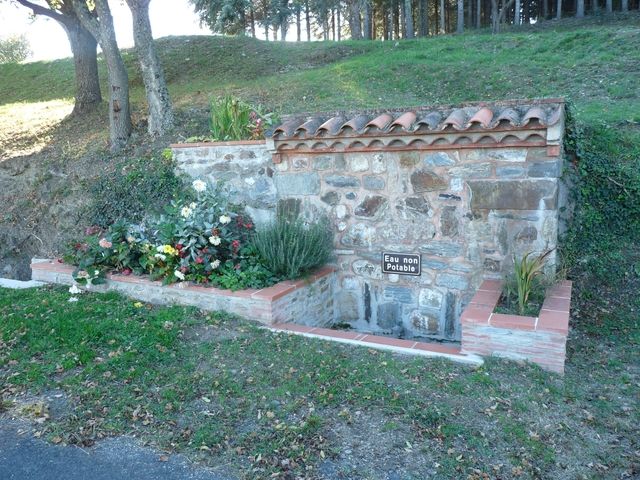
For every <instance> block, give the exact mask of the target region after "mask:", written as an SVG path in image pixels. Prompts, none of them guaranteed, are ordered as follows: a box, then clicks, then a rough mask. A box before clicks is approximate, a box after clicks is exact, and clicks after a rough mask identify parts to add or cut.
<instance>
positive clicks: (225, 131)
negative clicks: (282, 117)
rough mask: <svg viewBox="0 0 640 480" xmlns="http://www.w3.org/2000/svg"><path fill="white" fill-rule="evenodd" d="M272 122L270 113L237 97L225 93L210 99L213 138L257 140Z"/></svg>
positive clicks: (262, 136)
mask: <svg viewBox="0 0 640 480" xmlns="http://www.w3.org/2000/svg"><path fill="white" fill-rule="evenodd" d="M272 123H273V116H272V114H264V113H263V112H262V109H261V108H260V107H253V106H251V105H249V104H248V103H246V102H244V101H242V100H241V99H239V98H237V97H233V96H231V95H225V96H224V97H218V98H214V99H213V100H212V101H211V135H212V137H213V139H214V140H217V141H227V140H257V139H260V138H264V131H265V129H266V128H267V127H268V126H269V125H271V124H272Z"/></svg>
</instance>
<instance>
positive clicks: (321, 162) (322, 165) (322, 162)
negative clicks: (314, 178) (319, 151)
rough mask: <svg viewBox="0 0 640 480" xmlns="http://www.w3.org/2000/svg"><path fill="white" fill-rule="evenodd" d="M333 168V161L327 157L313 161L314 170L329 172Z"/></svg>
mask: <svg viewBox="0 0 640 480" xmlns="http://www.w3.org/2000/svg"><path fill="white" fill-rule="evenodd" d="M331 167H333V159H332V158H331V157H329V156H321V157H316V158H314V159H313V169H314V170H329V169H330V168H331Z"/></svg>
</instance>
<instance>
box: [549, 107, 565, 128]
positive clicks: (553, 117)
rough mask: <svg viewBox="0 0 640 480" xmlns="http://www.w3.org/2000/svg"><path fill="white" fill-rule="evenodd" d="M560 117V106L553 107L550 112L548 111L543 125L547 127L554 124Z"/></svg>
mask: <svg viewBox="0 0 640 480" xmlns="http://www.w3.org/2000/svg"><path fill="white" fill-rule="evenodd" d="M561 117H562V107H556V108H554V109H553V110H552V111H551V113H549V116H548V117H547V121H546V122H545V126H546V127H549V126H551V125H555V124H556V123H558V122H559V121H560V118H561Z"/></svg>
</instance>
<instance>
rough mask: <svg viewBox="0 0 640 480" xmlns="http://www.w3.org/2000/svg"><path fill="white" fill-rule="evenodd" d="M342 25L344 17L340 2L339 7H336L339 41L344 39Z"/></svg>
mask: <svg viewBox="0 0 640 480" xmlns="http://www.w3.org/2000/svg"><path fill="white" fill-rule="evenodd" d="M341 25H342V18H341V16H340V4H339V3H338V8H336V32H337V34H338V41H341V40H342V31H341Z"/></svg>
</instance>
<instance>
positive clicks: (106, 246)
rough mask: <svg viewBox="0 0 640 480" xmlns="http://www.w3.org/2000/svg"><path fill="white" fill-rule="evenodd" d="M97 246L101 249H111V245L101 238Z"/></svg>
mask: <svg viewBox="0 0 640 480" xmlns="http://www.w3.org/2000/svg"><path fill="white" fill-rule="evenodd" d="M98 245H100V246H101V247H102V248H111V247H113V243H111V242H110V241H109V240H107V239H106V238H101V239H100V241H99V242H98Z"/></svg>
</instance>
